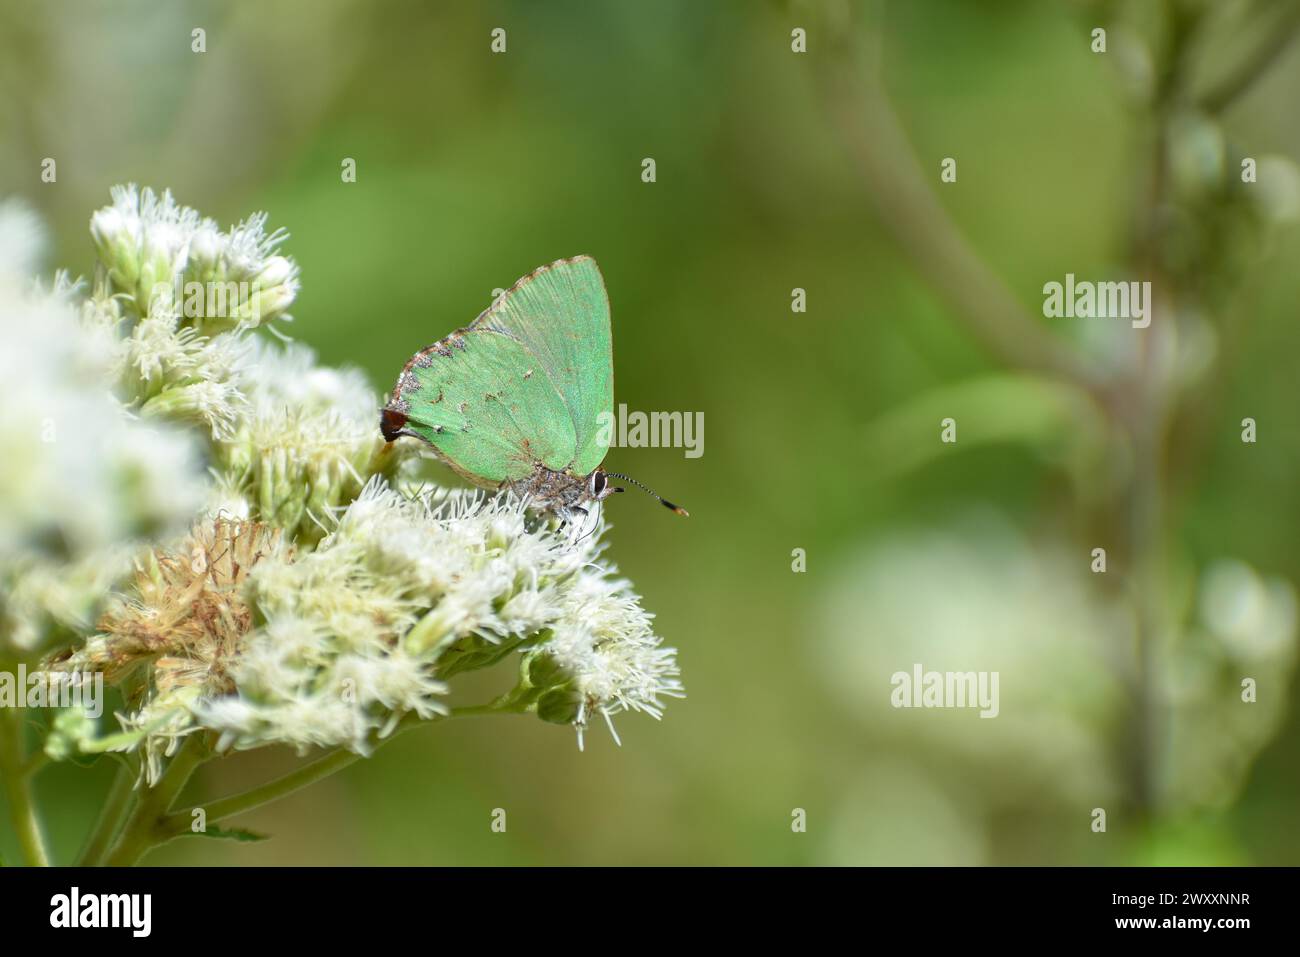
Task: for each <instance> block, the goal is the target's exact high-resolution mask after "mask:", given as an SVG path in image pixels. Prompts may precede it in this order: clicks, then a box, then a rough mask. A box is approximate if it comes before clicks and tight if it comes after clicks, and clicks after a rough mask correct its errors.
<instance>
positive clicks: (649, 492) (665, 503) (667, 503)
mask: <svg viewBox="0 0 1300 957" xmlns="http://www.w3.org/2000/svg"><path fill="white" fill-rule="evenodd" d="M605 474H606V475H609V476H611V477H613V478H616V479H622V480H623V481H624V482H631V483H632V484H633V485H635V486H636V487H637V488H639V489H640V490H641V491H643V492H645V493H646V494H647V495H650V496H653V497H654V498H657V499H659V504H660V505H662V506H663V507H664V508H666V509H669V510H671V511H674V512H676V513H677V514H678V515H690V514H691V513H690V512H688V511H686V509H684V508H682V507H681V506H680V505H674V504H673V503H672V502H670V501H668V499H666V498H664V497H663V496H662V495H660V494H659V493H658V492H656V491H655V490H654V489H651V488H647V487H646V486H644V485H642V484H641V483H640V482H638V481H637V480H636V479H634V478H632V476H630V475H624V474H623V473H622V472H606V473H605Z"/></svg>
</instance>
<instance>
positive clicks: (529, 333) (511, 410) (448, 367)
mask: <svg viewBox="0 0 1300 957" xmlns="http://www.w3.org/2000/svg"><path fill="white" fill-rule="evenodd" d="M613 412H614V354H613V345H612V340H611V335H610V326H609V295H608V294H607V293H606V292H605V280H604V278H603V277H602V276H601V274H600V268H599V267H598V266H597V265H596V261H595V260H594V259H592V258H591V257H590V256H575V257H573V258H572V259H561V260H558V261H557V262H553V263H551V264H550V265H549V266H541V267H539V268H537V269H535V270H533V271H532V272H531V273H529V274H528V275H527V276H524V277H523V278H522V279H520V280H519V281H518V282H516V283H515V284H514V285H513V286H511V287H510V288H509V289H507V290H506V291H505V292H504V293H503V294H502V295H501V296H499V297H498V298H497V299H496V300H495V301H494V302H493V303H492V305H490V306H489V307H488V308H487V309H486V310H484V311H483V313H481V314H480V315H479V317H478V318H477V319H475V320H474V321H473V322H471V323H470V324H469V325H468V326H466V327H465V328H463V329H457V330H456V331H455V332H453V333H451V334H449V335H447V336H445V337H443V338H442V339H439V340H438V341H437V342H435V343H434V344H433V345H431V346H427V347H426V348H424V349H421V350H420V351H419V352H417V353H416V354H415V355H413V356H412V357H411V358H410V360H409V361H408V362H407V363H406V365H405V366H403V367H402V372H401V375H399V376H398V377H397V384H396V385H395V386H394V387H393V391H392V393H391V395H390V396H389V399H388V402H387V403H386V404H385V405H384V407H383V409H382V410H380V418H379V429H380V431H381V432H382V433H383V436H384V439H385V440H386V441H388V442H393V441H396V440H397V439H398V438H401V437H402V436H412V437H414V438H417V439H421V440H423V441H424V442H426V443H428V444H429V445H430V446H432V447H433V450H434V453H435V455H436V456H437V458H439V459H440V460H441V461H443V462H444V463H446V464H447V465H448V466H450V467H451V468H452V470H454V471H455V472H456V473H457V474H458V475H460V476H461V477H462V478H464V479H466V480H467V481H469V482H471V483H472V484H474V485H477V486H479V487H480V488H490V489H498V490H503V489H509V490H511V491H513V492H514V493H515V494H517V495H519V496H520V497H522V498H523V499H525V500H526V501H528V502H529V503H530V504H531V505H533V506H534V507H537V508H542V509H546V510H549V511H551V512H552V513H554V514H556V515H557V516H558V517H559V518H560V519H561V520H562V521H565V522H569V521H572V520H574V519H575V518H578V517H583V518H585V517H586V516H587V515H588V514H589V512H590V511H591V510H592V508H593V506H596V505H598V504H599V503H600V502H602V501H603V500H604V499H606V498H608V497H609V496H610V495H612V494H614V493H615V492H622V491H623V489H622V488H621V487H618V486H614V485H611V484H610V481H609V480H610V479H611V478H616V479H623V480H625V481H627V482H631V483H632V484H633V485H635V486H637V487H638V488H640V489H641V490H642V491H644V492H646V493H648V494H649V495H652V496H654V497H655V498H656V499H658V500H659V502H660V503H661V504H663V505H664V506H665V507H667V508H669V509H671V510H672V511H674V512H676V513H677V514H679V515H686V514H687V512H686V510H685V509H684V508H681V507H680V506H677V505H674V504H673V503H672V502H669V501H667V500H666V499H664V498H663V497H662V496H660V495H658V494H657V493H655V492H653V491H651V490H650V489H648V488H646V487H645V486H644V485H642V484H641V483H640V482H638V481H636V480H635V479H633V478H631V477H629V476H627V475H622V474H620V473H618V472H607V471H606V470H605V469H604V468H603V467H602V465H601V463H602V462H603V461H604V459H605V454H606V453H607V452H608V451H609V443H610V434H609V433H610V431H611V430H610V429H609V428H608V425H607V423H609V422H610V421H612V418H613Z"/></svg>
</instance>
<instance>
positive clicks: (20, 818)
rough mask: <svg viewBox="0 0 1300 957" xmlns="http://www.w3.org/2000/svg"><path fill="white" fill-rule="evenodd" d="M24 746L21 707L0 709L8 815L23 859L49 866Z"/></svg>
mask: <svg viewBox="0 0 1300 957" xmlns="http://www.w3.org/2000/svg"><path fill="white" fill-rule="evenodd" d="M26 751H27V748H26V745H25V743H24V741H23V718H22V709H19V708H6V709H4V710H3V711H0V772H3V774H2V775H0V776H3V777H4V782H5V797H6V798H7V799H8V801H9V817H10V820H11V821H12V823H13V826H14V831H16V832H17V834H18V845H19V847H20V848H21V849H22V854H23V860H25V861H26V862H27V863H28V864H30V865H31V866H33V867H48V866H49V864H50V856H49V853H48V852H47V851H46V849H45V837H44V835H43V834H42V833H41V821H40V818H39V817H38V816H37V813H36V805H35V804H34V803H33V802H32V788H31V777H30V775H29V774H28V773H27V760H26Z"/></svg>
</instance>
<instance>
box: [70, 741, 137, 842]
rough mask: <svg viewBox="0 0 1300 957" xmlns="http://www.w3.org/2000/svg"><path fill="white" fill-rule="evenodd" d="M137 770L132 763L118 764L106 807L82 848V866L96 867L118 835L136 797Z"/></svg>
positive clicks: (105, 799)
mask: <svg viewBox="0 0 1300 957" xmlns="http://www.w3.org/2000/svg"><path fill="white" fill-rule="evenodd" d="M134 785H135V772H134V771H133V770H132V768H131V767H130V765H128V764H121V765H119V766H118V769H117V775H116V776H115V777H114V778H113V784H112V786H111V787H110V788H109V790H108V795H107V796H106V797H105V798H104V807H103V809H102V810H101V811H100V813H99V820H98V821H97V822H96V823H95V829H94V830H93V831H91V832H90V836H89V837H88V838H87V839H86V846H85V847H83V848H82V849H81V854H80V856H78V858H77V863H78V864H79V865H80V866H82V867H94V866H96V865H98V864H99V863H101V861H102V860H103V857H104V854H105V852H106V851H107V850H108V848H109V846H110V845H111V844H112V841H113V838H114V837H116V836H117V831H118V828H119V827H120V826H121V824H122V818H123V816H124V815H125V814H126V809H127V807H128V806H129V805H130V804H131V799H132V798H133V797H134Z"/></svg>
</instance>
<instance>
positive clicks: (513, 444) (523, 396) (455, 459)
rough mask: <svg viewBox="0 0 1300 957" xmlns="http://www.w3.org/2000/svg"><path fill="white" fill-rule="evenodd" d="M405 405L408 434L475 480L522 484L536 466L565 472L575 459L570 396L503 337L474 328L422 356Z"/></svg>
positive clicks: (407, 373) (401, 402) (407, 382)
mask: <svg viewBox="0 0 1300 957" xmlns="http://www.w3.org/2000/svg"><path fill="white" fill-rule="evenodd" d="M397 400H398V401H397V402H396V403H394V404H395V406H396V407H397V408H399V409H402V410H403V411H404V412H405V414H406V416H407V417H408V421H407V422H406V423H405V430H406V431H410V432H414V433H415V434H417V435H418V436H420V437H421V438H423V439H424V440H425V441H426V442H428V443H429V444H430V445H432V446H433V447H434V448H435V449H437V450H438V452H439V454H440V455H441V456H442V457H443V458H444V459H445V460H446V461H447V462H448V464H450V465H451V466H452V467H453V468H454V469H456V471H458V472H460V473H461V474H462V475H464V476H465V477H466V478H469V479H471V480H476V481H479V482H483V481H486V482H490V483H496V482H505V481H515V480H517V479H521V478H523V477H524V476H526V475H528V474H529V473H531V472H532V470H533V463H534V462H541V463H542V464H543V465H545V466H546V467H547V468H550V469H556V470H559V469H563V468H564V467H565V466H567V465H568V464H569V462H570V461H572V459H573V450H574V448H575V446H576V442H577V440H576V438H575V436H574V433H573V422H572V420H571V419H570V418H569V410H568V407H567V406H566V405H565V404H564V399H563V398H561V396H560V394H559V392H557V391H556V389H555V386H554V385H552V384H551V382H550V381H549V380H548V379H547V378H546V376H545V375H543V374H542V372H541V370H540V368H539V364H538V361H537V359H536V357H534V356H533V354H532V353H531V352H530V351H529V350H528V349H527V347H526V346H524V345H523V344H522V343H520V342H519V341H518V340H515V339H512V338H511V337H510V336H508V335H505V334H503V333H500V332H494V331H492V330H490V329H483V328H476V327H474V326H471V327H469V328H467V329H461V330H458V331H456V332H453V333H452V334H451V335H449V336H447V337H446V338H445V339H442V340H441V341H439V342H436V343H434V344H433V345H432V346H430V347H429V348H428V349H425V350H424V351H423V352H420V353H418V354H417V355H416V356H415V357H414V358H412V359H411V361H410V362H409V363H407V367H406V369H405V370H404V371H403V372H402V375H401V377H400V378H399V379H398V382H397Z"/></svg>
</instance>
